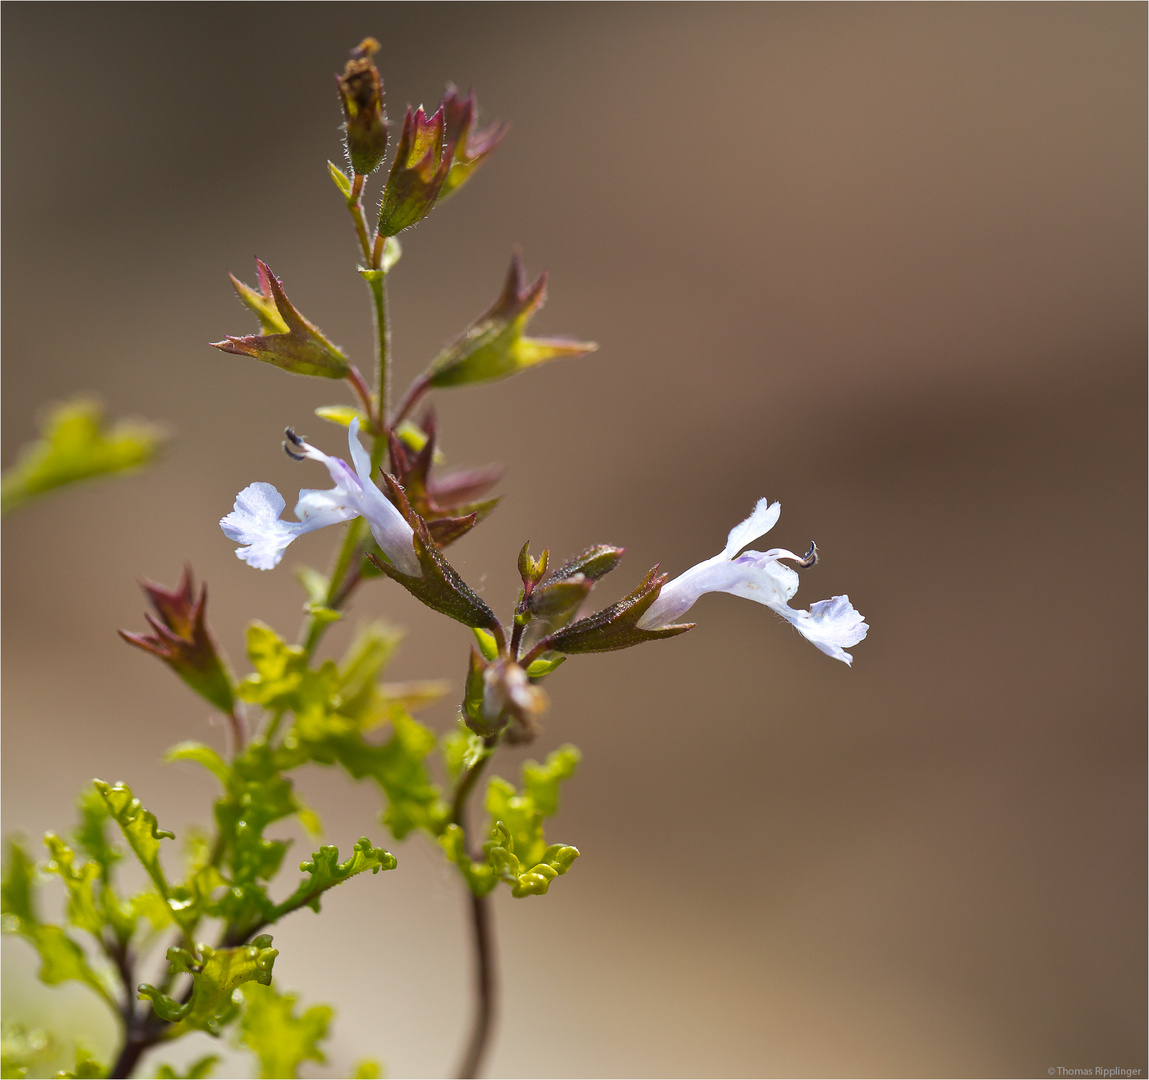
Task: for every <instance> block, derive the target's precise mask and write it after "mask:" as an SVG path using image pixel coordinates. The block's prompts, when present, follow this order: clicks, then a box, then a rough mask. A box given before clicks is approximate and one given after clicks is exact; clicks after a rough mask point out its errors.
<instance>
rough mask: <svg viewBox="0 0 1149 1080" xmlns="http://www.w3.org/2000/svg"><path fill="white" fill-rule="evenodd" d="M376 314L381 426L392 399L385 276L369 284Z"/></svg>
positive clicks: (376, 392)
mask: <svg viewBox="0 0 1149 1080" xmlns="http://www.w3.org/2000/svg"><path fill="white" fill-rule="evenodd" d="M367 284H368V286H369V287H370V289H371V302H372V305H373V308H374V312H375V361H376V365H375V400H376V402H378V409H379V420H380V425H383V424H385V423H386V422H387V420H386V418H387V402H388V401H389V400H390V398H391V327H390V326H389V325H388V323H387V278H386V276H385V275H383V274H379V275H377V276H375V277H373V278H372V279H371V280H369V281H368V282H367Z"/></svg>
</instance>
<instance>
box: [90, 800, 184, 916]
mask: <svg viewBox="0 0 1149 1080" xmlns="http://www.w3.org/2000/svg"><path fill="white" fill-rule="evenodd" d="M92 785H93V786H94V787H95V789H96V790H97V791H98V792H99V793H100V795H101V796H102V797H103V800H104V803H105V805H106V806H107V808H108V812H109V813H110V814H111V816H112V817H113V818H114V819H115V821H116V823H117V824H118V825H119V826H120V830H121V831H122V832H123V834H124V839H125V840H127V842H128V847H130V848H131V849H132V852H133V853H134V854H135V856H136V858H137V859H139V861H140V865H141V866H142V867H143V868H144V869H145V870H146V871H147V873H148V877H150V878H151V879H152V882H153V884H154V885H155V887H156V890H157V891H158V892H159V894H160V896H162V897H163V898H164V900H165V901H166V902H167V904H168V906H169V907H170V908H171V912H172V918H174V919H175V921H176V922H177V923H179V924H180V926H183V927H185V928H187V927H188V926H190V925H191V923H192V922H194V920H195V918H196V916H197V913H196V912H194V911H191V910H189V909H188V907H187V906H186V904H185V903H183V902H182V901H181V900H180V899H179V898H177V897H175V896H173V895H172V889H171V886H170V885H169V884H168V880H167V877H166V876H165V874H164V869H163V866H162V865H161V864H160V841H161V840H170V839H172V838H173V837H174V836H175V833H171V832H167V831H166V830H164V829H161V828H160V827H159V822H157V821H156V816H155V814H153V813H152V812H151V811H150V810H145V809H144V808H143V806H142V805H141V804H140V800H139V799H137V798H135V797H134V796H133V795H132V790H131V788H129V787H128V786H127V785H125V784H115V785H112V784H108V783H106V782H105V781H103V780H93V781H92Z"/></svg>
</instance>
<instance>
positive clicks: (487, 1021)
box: [456, 889, 498, 1080]
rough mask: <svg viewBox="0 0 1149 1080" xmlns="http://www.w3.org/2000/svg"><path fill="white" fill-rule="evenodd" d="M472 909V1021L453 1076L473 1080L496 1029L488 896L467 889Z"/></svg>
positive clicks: (493, 947) (493, 956)
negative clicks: (473, 1008) (473, 953)
mask: <svg viewBox="0 0 1149 1080" xmlns="http://www.w3.org/2000/svg"><path fill="white" fill-rule="evenodd" d="M467 896H468V899H469V901H470V909H471V912H470V913H471V939H472V942H473V944H474V947H475V1020H474V1023H473V1025H472V1027H471V1037H470V1039H468V1041H467V1050H466V1053H465V1054H464V1055H463V1060H462V1062H461V1063H460V1065H459V1071H458V1072H457V1073H456V1076H458V1077H459V1078H460V1080H472V1078H473V1077H476V1076H478V1075H479V1070H480V1068H481V1067H482V1064H483V1058H484V1057H485V1056H486V1053H487V1046H488V1044H489V1043H490V1040H491V1034H492V1032H493V1031H494V1028H495V1006H496V1003H497V998H498V986H497V985H496V982H495V935H494V929H493V927H492V926H491V897H490V895H489V894H488V895H487V896H476V895H475V894H474V893H473V892H471V890H470V889H468V890H467Z"/></svg>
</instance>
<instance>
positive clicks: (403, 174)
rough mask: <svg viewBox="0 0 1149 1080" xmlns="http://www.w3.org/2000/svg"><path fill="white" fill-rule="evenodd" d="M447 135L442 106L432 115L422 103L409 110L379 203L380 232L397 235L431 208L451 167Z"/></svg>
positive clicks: (421, 217) (423, 216) (420, 218)
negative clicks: (446, 143) (424, 109)
mask: <svg viewBox="0 0 1149 1080" xmlns="http://www.w3.org/2000/svg"><path fill="white" fill-rule="evenodd" d="M444 139H445V121H444V116H443V109H442V108H441V107H440V108H439V110H438V111H437V112H435V113H434V114H433V115H432V116H430V117H428V116H427V115H426V114H425V113H424V112H423V107H422V106H420V107H419V108H418V109H416V110H414V111H413V112H412V110H411V109H408V110H407V115H406V116H405V117H404V118H403V131H402V134H400V136H399V146H398V148H397V149H396V151H395V160H394V161H393V162H392V163H391V173H390V175H389V176H388V177H387V187H386V188H385V189H384V191H383V204H382V205H381V206H380V207H379V232H380V233H381V234H382V235H383V236H394V235H395V234H396V233H399V232H402V231H403V230H404V229H408V228H410V227H411V226H412V225H415V224H417V223H418V222H420V221H422V220H423V218H425V217H426V216H427V215H428V214H429V213H430V212H431V208H432V207H433V206H434V205H435V201H436V199H438V198H439V191H440V190H441V189H442V187H443V182H444V181H445V180H446V179H447V173H448V171H449V170H450V168H451V150H450V148H449V147H447V146H446V145H445V142H444Z"/></svg>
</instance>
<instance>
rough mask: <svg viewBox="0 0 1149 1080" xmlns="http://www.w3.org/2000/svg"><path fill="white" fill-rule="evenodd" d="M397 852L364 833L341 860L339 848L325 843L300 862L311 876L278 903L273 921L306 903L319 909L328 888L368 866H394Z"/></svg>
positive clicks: (370, 867)
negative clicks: (382, 846)
mask: <svg viewBox="0 0 1149 1080" xmlns="http://www.w3.org/2000/svg"><path fill="white" fill-rule="evenodd" d="M395 866H396V859H395V856H394V855H392V854H391V853H390V852H387V851H384V850H383V849H382V848H377V847H372V845H371V841H370V840H368V839H367V837H366V836H361V837H360V838H359V840H358V841H357V842H356V844H355V849H354V854H353V855H352V856H351V858H350V859H348V860H347V861H346V862H344V863H341V862H339V849H338V848H337V847H335V846H333V845H330V844H325V845H324V846H323V847H321V848H320V849H319V850H318V851H317V852H315V853H314V854H313V855H312V856H311V858H310V860H308V861H307V862H305V863H300V865H299V869H300V870H301V871H303V873H305V874H307V875H308V877H307V878H306V879H305V880H303V881H301V882H300V883H299V885H298V887H297V888H296V890H295V892H293V893H292V894H291V895H290V896H289V897H288V898H287V899H286V900H284V901H283V903H282V904H278V905H276V908H275V913H274V915H273V918H272V920H271V921H275V920H278V919H280V918H282V917H283V916H284V915H287V914H288V913H289V912H292V911H296V910H297V909H299V908H301V907H304V906H307V907H310V908H311V909H312V910H313V911H318V910H319V901H320V899H321V898H322V896H323V894H324V893H325V892H326V891H327V890H328V889H333V888H335V886H336V885H341V884H342V883H343V882H345V881H346V880H347V879H348V878H349V877H354V876H355V875H356V874H362V873H363V871H365V870H370V871H371V873H373V874H377V873H379V871H380V870H394V869H395Z"/></svg>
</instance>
